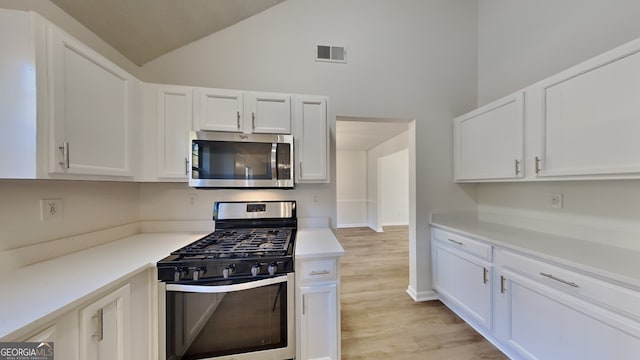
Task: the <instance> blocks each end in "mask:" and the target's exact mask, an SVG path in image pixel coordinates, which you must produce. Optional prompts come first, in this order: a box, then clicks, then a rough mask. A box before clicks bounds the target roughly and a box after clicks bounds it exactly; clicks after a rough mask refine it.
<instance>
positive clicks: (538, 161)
mask: <svg viewBox="0 0 640 360" xmlns="http://www.w3.org/2000/svg"><path fill="white" fill-rule="evenodd" d="M541 161H542V160H541V159H540V158H539V157H537V156H536V175H538V174H540V162H541Z"/></svg>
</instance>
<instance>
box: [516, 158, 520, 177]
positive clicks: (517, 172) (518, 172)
mask: <svg viewBox="0 0 640 360" xmlns="http://www.w3.org/2000/svg"><path fill="white" fill-rule="evenodd" d="M516 175H520V160H518V159H516Z"/></svg>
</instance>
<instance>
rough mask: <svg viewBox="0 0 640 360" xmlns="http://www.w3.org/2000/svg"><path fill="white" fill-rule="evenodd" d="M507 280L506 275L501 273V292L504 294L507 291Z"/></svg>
mask: <svg viewBox="0 0 640 360" xmlns="http://www.w3.org/2000/svg"><path fill="white" fill-rule="evenodd" d="M506 282H507V278H505V277H504V276H502V275H500V293H501V294H504V292H505V291H507V289H506V288H505V283H506Z"/></svg>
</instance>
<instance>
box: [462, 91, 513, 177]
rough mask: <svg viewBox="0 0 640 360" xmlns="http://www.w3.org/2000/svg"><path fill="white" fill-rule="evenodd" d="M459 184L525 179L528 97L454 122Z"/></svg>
mask: <svg viewBox="0 0 640 360" xmlns="http://www.w3.org/2000/svg"><path fill="white" fill-rule="evenodd" d="M453 124H454V128H453V130H454V156H455V179H456V181H468V180H471V181H475V180H494V179H502V180H506V179H517V178H521V177H523V176H524V166H523V152H524V94H523V92H518V93H515V94H513V95H509V96H507V97H505V98H502V99H500V100H498V101H495V102H493V103H491V104H488V105H485V106H483V107H481V108H479V109H476V110H474V111H472V112H470V113H468V114H465V115H463V116H460V117H458V118H456V119H455V120H454V123H453Z"/></svg>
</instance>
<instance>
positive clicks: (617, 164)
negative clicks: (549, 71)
mask: <svg viewBox="0 0 640 360" xmlns="http://www.w3.org/2000/svg"><path fill="white" fill-rule="evenodd" d="M528 92H529V93H530V96H529V98H530V100H531V103H528V105H529V104H530V105H531V109H530V116H529V118H530V121H531V122H532V125H531V126H532V128H533V129H534V130H535V133H536V134H538V135H537V137H536V139H535V140H536V141H535V142H534V143H533V144H532V146H533V147H534V149H532V152H531V155H532V156H533V157H534V158H533V159H532V160H533V162H534V168H533V170H534V171H535V172H536V173H537V176H538V177H540V178H546V177H551V178H553V177H563V178H572V177H581V178H585V177H586V178H602V177H605V178H618V177H619V178H626V177H638V176H640V141H638V137H637V135H638V134H640V102H639V101H638V98H639V97H640V40H636V41H634V42H631V43H628V44H626V45H624V46H622V47H619V48H616V49H614V50H612V51H609V52H607V53H605V54H602V55H600V56H597V57H595V58H593V59H591V60H589V61H586V62H584V63H582V64H580V65H577V66H575V67H573V68H571V69H568V70H566V71H563V72H561V73H559V74H557V75H555V76H552V77H550V78H548V79H546V80H544V81H542V82H540V83H538V84H535V85H534V86H532V87H531V88H530V89H528ZM536 165H537V166H536Z"/></svg>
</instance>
